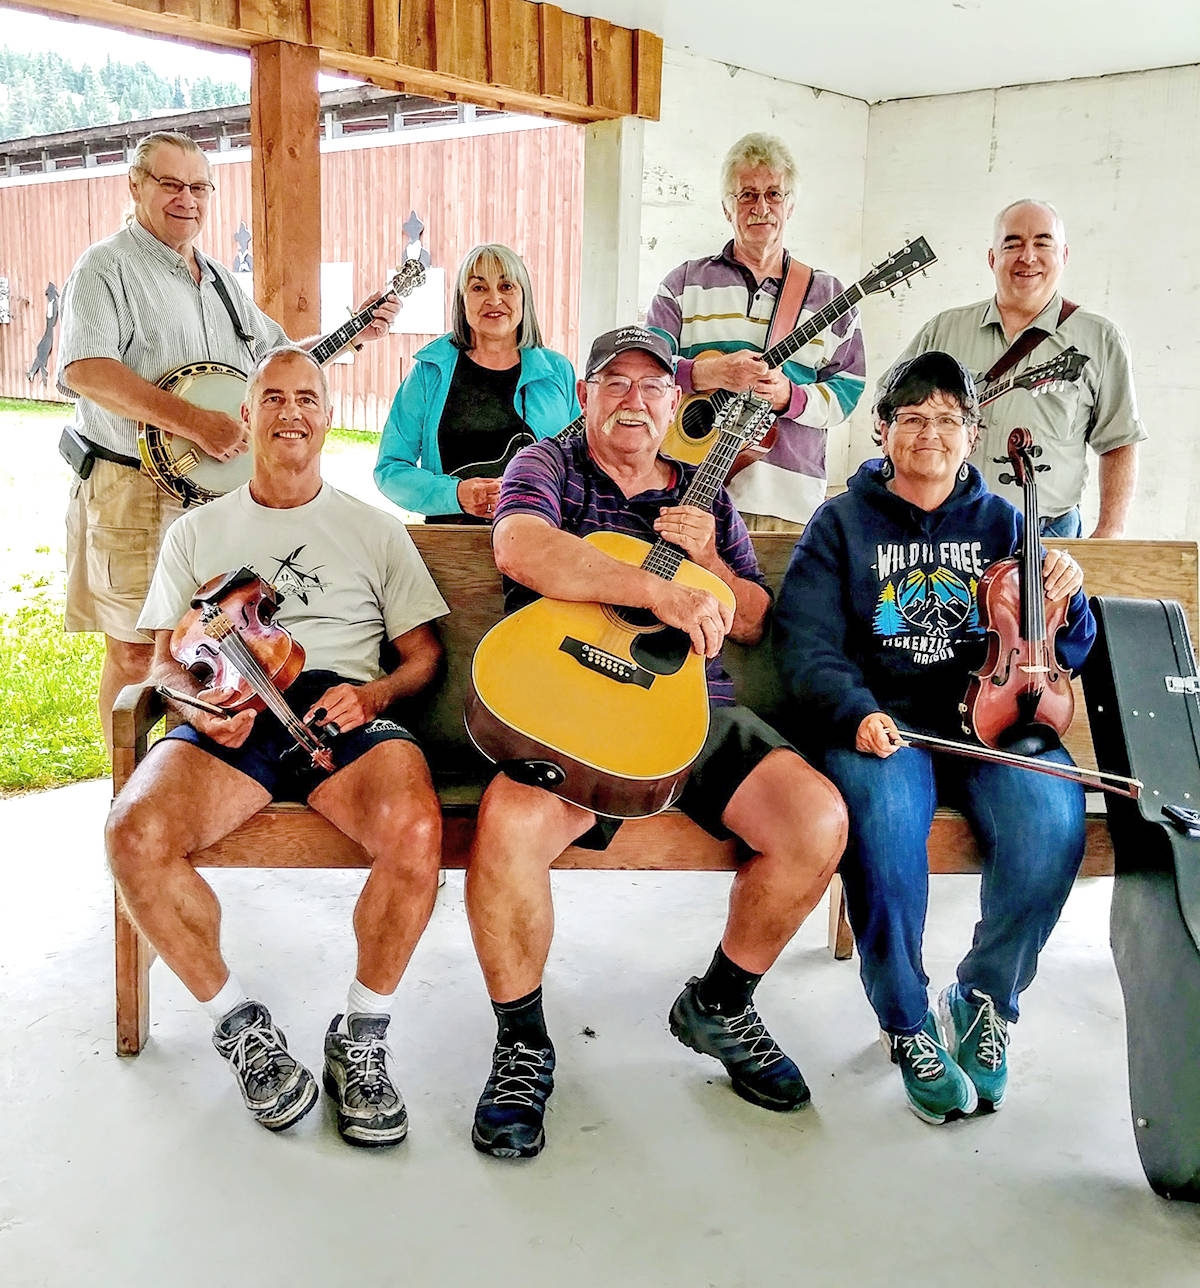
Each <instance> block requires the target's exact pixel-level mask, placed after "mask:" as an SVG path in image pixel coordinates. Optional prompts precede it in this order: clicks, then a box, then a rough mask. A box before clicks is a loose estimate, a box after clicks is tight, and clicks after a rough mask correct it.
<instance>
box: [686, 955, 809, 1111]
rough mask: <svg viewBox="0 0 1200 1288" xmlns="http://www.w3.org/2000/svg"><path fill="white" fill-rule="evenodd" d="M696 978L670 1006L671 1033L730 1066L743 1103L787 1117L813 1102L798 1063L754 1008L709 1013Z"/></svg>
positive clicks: (729, 1068)
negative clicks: (725, 1012) (723, 1013)
mask: <svg viewBox="0 0 1200 1288" xmlns="http://www.w3.org/2000/svg"><path fill="white" fill-rule="evenodd" d="M699 983H700V980H699V979H698V978H697V977H696V976H695V975H693V976H692V978H691V979H689V980H688V982H687V984H686V985H685V986H684V990H683V992H682V993H680V994H679V996H678V997H677V998H676V999H675V1005H674V1006H672V1007H671V1016H670V1027H671V1032H672V1033H673V1034H674V1035H675V1036H676V1037H677V1038H678V1039H679V1040H680V1042H682V1043H683V1045H684V1046H687V1047H691V1048H692V1050H693V1051H699V1052H700V1053H701V1055H711V1056H712V1057H714V1059H717V1060H720V1062H721V1063H722V1064H723V1065H724V1066H725V1069H726V1071H727V1072H728V1074H729V1077H730V1079H731V1080H732V1082H733V1089H734V1091H736V1092H737V1093H738V1095H739V1096H741V1098H742V1099H743V1100H748V1101H750V1103H751V1104H753V1105H761V1106H762V1108H764V1109H774V1110H776V1111H778V1112H780V1113H788V1112H790V1111H791V1110H793V1109H803V1108H804V1106H805V1105H806V1104H808V1102H809V1098H810V1097H809V1091H808V1084H807V1083H806V1082H805V1081H804V1075H803V1074H802V1073H801V1072H800V1070H799V1069H798V1068H797V1067H796V1065H795V1063H794V1062H793V1061H792V1060H791V1059H790V1058H789V1057H788V1056H786V1055H785V1054H784V1053H783V1052H782V1051H781V1050H780V1049H779V1046H778V1044H777V1043H776V1041H775V1039H774V1038H773V1037H772V1036H771V1035H770V1034H769V1033H768V1032H767V1030H766V1026H765V1025H764V1024H763V1022H762V1020H761V1019H759V1016H758V1012H757V1011H756V1010H755V1009H754V1007H753V1006H747V1007H746V1009H745V1010H744V1011H741V1012H739V1013H738V1014H737V1015H722V1014H720V1013H719V1012H718V1011H710V1010H708V1009H707V1008H706V1007H705V1006H704V1004H703V1002H701V1001H700V998H699V997H698V996H697V994H696V985H697V984H699Z"/></svg>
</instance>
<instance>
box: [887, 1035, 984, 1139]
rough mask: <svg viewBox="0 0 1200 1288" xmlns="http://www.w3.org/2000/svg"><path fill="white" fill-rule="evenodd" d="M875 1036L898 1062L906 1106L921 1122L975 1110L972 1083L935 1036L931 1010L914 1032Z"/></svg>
mask: <svg viewBox="0 0 1200 1288" xmlns="http://www.w3.org/2000/svg"><path fill="white" fill-rule="evenodd" d="M879 1040H880V1042H882V1043H883V1045H884V1048H885V1049H886V1050H887V1052H888V1054H889V1055H890V1056H891V1059H892V1063H893V1064H898V1065H899V1066H900V1076H901V1077H902V1078H903V1079H904V1094H905V1095H906V1096H907V1097H908V1107H909V1108H910V1109H911V1110H912V1111H913V1113H914V1114H916V1115H917V1117H918V1118H919V1119H920V1120H921V1121H922V1122H925V1123H933V1124H935V1125H940V1124H942V1123H946V1122H952V1121H953V1120H954V1119H955V1118H965V1117H966V1116H967V1114H972V1113H974V1112H975V1106H976V1103H977V1097H976V1094H975V1087H974V1085H973V1084H972V1082H971V1079H970V1078H968V1077H967V1075H966V1074H965V1073H964V1072H963V1071H962V1069H960V1068H959V1066H958V1065H957V1064H956V1063H955V1060H954V1057H953V1056H952V1055H951V1054H950V1052H949V1051H947V1050H946V1048H945V1047H944V1046H943V1045H942V1044H941V1042H940V1041H939V1040H938V1031H937V1026H936V1024H935V1023H934V1019H933V1012H932V1011H927V1012H926V1013H925V1022H924V1023H923V1024H922V1025H921V1027H920V1028H919V1029H918V1030H917V1031H916V1032H915V1033H880V1035H879Z"/></svg>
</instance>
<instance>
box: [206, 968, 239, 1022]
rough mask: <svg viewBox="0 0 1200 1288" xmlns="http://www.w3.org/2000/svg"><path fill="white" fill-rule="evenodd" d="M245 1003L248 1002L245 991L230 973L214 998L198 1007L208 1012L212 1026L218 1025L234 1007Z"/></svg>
mask: <svg viewBox="0 0 1200 1288" xmlns="http://www.w3.org/2000/svg"><path fill="white" fill-rule="evenodd" d="M246 1001H249V997H248V995H247V993H246V990H245V989H244V988H243V987H242V985H241V982H240V981H239V980H238V977H237V976H236V975H235V974H234V973H233V972H232V971H230V972H229V978H228V979H227V980H226V981H225V983H224V984H222V985H221V991H220V992H219V993H218V994H217V995H216V997H211V998H209V1000H208V1001H207V1002H201V1003H200V1005H201V1006H203V1007H204V1009H205V1010H206V1011H207V1012H208V1014H209V1018H210V1019H211V1020H212V1022H213V1024H220V1022H221V1021H222V1020H223V1019H224V1018H225V1017H226V1016H227V1015H228V1014H229V1012H230V1011H232V1010H233V1009H234V1007H236V1006H240V1005H241V1004H242V1003H243V1002H246Z"/></svg>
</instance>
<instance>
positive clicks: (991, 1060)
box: [963, 989, 1008, 1073]
mask: <svg viewBox="0 0 1200 1288" xmlns="http://www.w3.org/2000/svg"><path fill="white" fill-rule="evenodd" d="M971 996H972V997H973V998H974V997H977V998H979V1009H978V1010H977V1011H976V1013H975V1018H974V1019H973V1020H972V1021H971V1026H970V1028H968V1029H967V1032H966V1033H964V1034H963V1040H964V1041H965V1040H966V1038H967V1037H968V1035H969V1034H970V1032H971V1029H974V1028H975V1027H976V1026H978V1027H979V1043H978V1045H977V1046H976V1048H975V1054H976V1057H977V1058H978V1060H979V1063H980V1064H981V1065H983V1067H984V1068H985V1069H987V1070H989V1071H990V1072H992V1073H995V1072H996V1070H997V1069H999V1067H1000V1064H1001V1062H1002V1061H1003V1059H1004V1048H1005V1047H1006V1046H1008V1021H1007V1020H1006V1019H1005V1018H1004V1017H1003V1016H1002V1015H1000V1014H998V1013H997V1011H996V1003H995V1002H993V1001H992V999H991V998H990V997H988V995H987V994H986V993H981V992H979V990H978V989H972V990H971Z"/></svg>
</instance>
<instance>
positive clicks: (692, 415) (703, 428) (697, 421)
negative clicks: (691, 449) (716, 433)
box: [679, 398, 714, 443]
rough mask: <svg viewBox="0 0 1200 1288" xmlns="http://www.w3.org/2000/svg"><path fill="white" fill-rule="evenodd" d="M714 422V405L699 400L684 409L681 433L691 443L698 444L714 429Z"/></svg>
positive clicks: (680, 426)
mask: <svg viewBox="0 0 1200 1288" xmlns="http://www.w3.org/2000/svg"><path fill="white" fill-rule="evenodd" d="M713 420H714V413H713V408H712V403H710V402H709V401H708V400H707V399H704V398H702V399H698V400H697V401H696V402H691V403H688V405H687V406H686V407H685V408H684V409H683V415H682V417H680V421H679V432H680V433H681V434H682V435H683V437H684V438H686V439H688V440H689V441H690V442H693V443H698V442H699V441H700V440H701V439H702V438H704V437H706V436H707V434H708V433H709V431H710V430H711V429H712V427H713Z"/></svg>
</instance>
